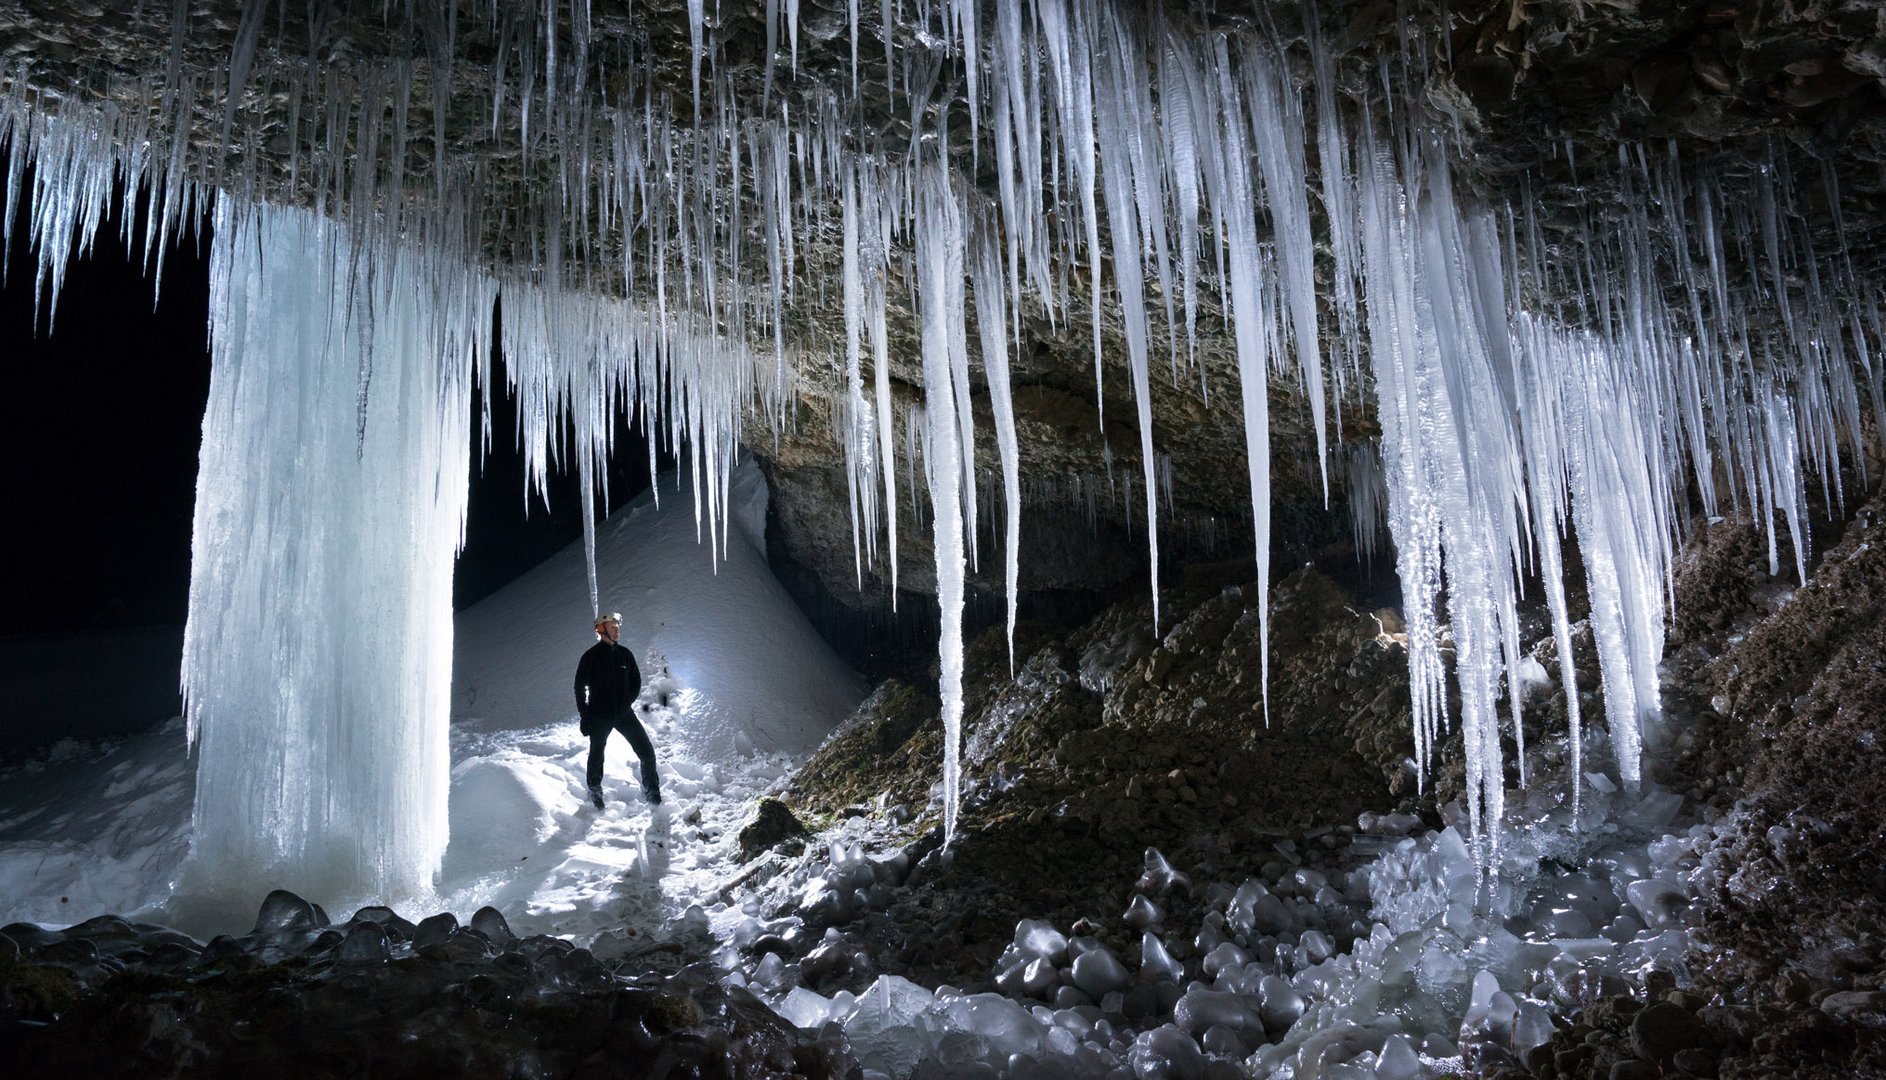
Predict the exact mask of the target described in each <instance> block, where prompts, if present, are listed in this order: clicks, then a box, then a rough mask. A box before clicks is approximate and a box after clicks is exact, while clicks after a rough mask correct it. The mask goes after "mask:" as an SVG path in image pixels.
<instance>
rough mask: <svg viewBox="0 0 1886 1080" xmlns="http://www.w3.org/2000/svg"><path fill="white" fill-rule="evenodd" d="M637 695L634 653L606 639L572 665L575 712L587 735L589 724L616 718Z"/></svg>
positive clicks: (639, 681) (639, 682) (638, 677)
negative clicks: (574, 681)
mask: <svg viewBox="0 0 1886 1080" xmlns="http://www.w3.org/2000/svg"><path fill="white" fill-rule="evenodd" d="M641 692H642V671H641V669H640V668H638V667H636V666H635V654H633V653H631V652H629V650H627V649H625V648H623V647H622V646H620V645H618V644H616V643H615V642H613V641H609V640H607V639H604V640H600V641H598V642H596V644H594V645H592V646H590V649H589V651H588V652H586V653H584V654H583V659H582V660H581V661H579V662H578V663H577V665H576V712H577V715H578V716H581V717H582V718H583V733H584V734H588V733H589V730H590V724H591V723H592V722H601V723H604V724H608V723H612V722H614V721H616V720H618V719H620V718H621V717H622V716H624V715H625V714H627V713H628V711H629V709H630V707H631V706H633V705H634V704H635V698H636V696H637V695H638V694H640V693H641Z"/></svg>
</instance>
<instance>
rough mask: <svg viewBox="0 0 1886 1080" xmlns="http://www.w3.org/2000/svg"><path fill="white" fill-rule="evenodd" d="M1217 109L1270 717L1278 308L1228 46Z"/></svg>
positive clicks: (1220, 56) (1216, 157)
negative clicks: (1273, 348)
mask: <svg viewBox="0 0 1886 1080" xmlns="http://www.w3.org/2000/svg"><path fill="white" fill-rule="evenodd" d="M1216 60H1217V64H1216V69H1215V71H1216V76H1217V91H1218V98H1217V108H1215V109H1209V110H1206V111H1205V113H1204V115H1207V116H1218V117H1220V118H1221V121H1220V122H1221V124H1222V127H1220V128H1218V129H1217V130H1216V131H1214V132H1212V133H1211V137H1212V142H1213V144H1214V145H1215V146H1217V147H1218V151H1217V153H1214V154H1212V155H1211V156H1210V158H1209V159H1208V162H1209V164H1210V166H1211V171H1210V172H1209V173H1207V176H1206V179H1207V181H1208V184H1207V186H1208V188H1209V189H1210V191H1211V196H1212V203H1213V207H1214V212H1213V213H1214V217H1215V218H1216V220H1217V221H1218V223H1219V226H1220V228H1219V229H1218V230H1217V231H1218V232H1219V234H1220V235H1222V236H1223V237H1224V238H1225V243H1226V245H1227V246H1228V247H1229V248H1230V255H1229V262H1230V273H1229V274H1227V275H1226V278H1227V279H1228V281H1229V282H1230V286H1229V292H1230V300H1231V302H1230V305H1229V308H1230V311H1231V317H1232V332H1233V336H1234V339H1235V341H1236V345H1237V350H1238V384H1239V386H1240V388H1241V390H1242V395H1243V398H1242V400H1243V416H1244V451H1245V458H1246V464H1247V472H1248V476H1249V480H1250V488H1251V531H1252V533H1253V534H1254V539H1255V546H1256V557H1257V610H1258V663H1259V664H1260V665H1261V671H1262V673H1263V687H1264V691H1263V692H1264V716H1265V722H1266V723H1268V722H1269V717H1270V603H1269V597H1270V395H1269V385H1270V382H1269V372H1270V341H1269V331H1268V325H1267V324H1268V322H1269V317H1270V310H1271V303H1270V300H1269V299H1268V298H1267V296H1266V284H1265V267H1264V250H1263V249H1262V248H1260V247H1258V244H1257V221H1256V206H1255V203H1254V199H1255V194H1254V192H1253V191H1252V183H1251V181H1252V177H1251V175H1250V174H1249V173H1248V172H1247V171H1246V170H1244V169H1241V168H1239V167H1238V166H1237V163H1239V162H1242V161H1246V160H1248V155H1247V151H1246V149H1245V146H1246V144H1245V141H1244V123H1243V114H1244V110H1243V108H1242V107H1241V105H1240V102H1241V96H1240V94H1239V92H1238V88H1237V84H1236V83H1235V82H1234V81H1233V80H1232V77H1231V70H1230V57H1229V54H1228V53H1227V52H1226V50H1225V49H1224V48H1223V47H1222V46H1221V47H1220V48H1219V49H1218V51H1217V56H1216Z"/></svg>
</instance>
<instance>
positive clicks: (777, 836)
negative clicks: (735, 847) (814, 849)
mask: <svg viewBox="0 0 1886 1080" xmlns="http://www.w3.org/2000/svg"><path fill="white" fill-rule="evenodd" d="M806 835H807V833H806V827H805V825H803V824H802V823H800V821H799V818H798V816H797V815H795V814H794V813H793V812H792V808H791V807H789V806H787V805H786V804H785V803H783V802H780V801H779V800H778V799H761V800H760V803H759V805H758V806H757V807H755V808H754V816H753V820H752V821H749V822H747V823H746V825H744V826H742V827H741V829H740V836H739V838H738V839H739V843H740V861H741V862H751V861H752V860H754V859H757V858H759V857H760V856H761V855H764V854H765V853H766V852H768V851H771V850H772V849H773V848H776V847H778V846H780V845H781V844H784V843H787V842H789V841H799V842H800V843H801V844H803V843H804V839H805V837H806Z"/></svg>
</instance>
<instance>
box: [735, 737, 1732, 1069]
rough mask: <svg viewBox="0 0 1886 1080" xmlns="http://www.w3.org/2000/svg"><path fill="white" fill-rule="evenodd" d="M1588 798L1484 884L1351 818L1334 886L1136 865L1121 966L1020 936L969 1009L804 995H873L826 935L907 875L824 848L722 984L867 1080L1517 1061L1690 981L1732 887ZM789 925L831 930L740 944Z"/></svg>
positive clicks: (1688, 845)
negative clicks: (1693, 907)
mask: <svg viewBox="0 0 1886 1080" xmlns="http://www.w3.org/2000/svg"><path fill="white" fill-rule="evenodd" d="M1589 782H1590V789H1588V797H1587V800H1586V801H1587V805H1586V807H1585V809H1584V812H1583V814H1582V815H1581V820H1582V822H1584V823H1585V825H1584V828H1582V829H1574V828H1572V827H1571V823H1570V821H1569V818H1570V810H1569V808H1564V807H1560V806H1558V805H1555V803H1556V802H1558V801H1559V799H1558V796H1555V795H1550V794H1547V793H1546V792H1544V791H1543V790H1542V788H1541V787H1535V788H1534V794H1533V796H1532V797H1531V799H1530V801H1529V802H1527V803H1526V804H1524V805H1522V806H1520V807H1519V808H1517V809H1516V810H1514V811H1513V812H1512V816H1511V817H1510V818H1509V821H1508V829H1507V831H1506V834H1505V837H1504V844H1503V848H1502V851H1501V853H1500V862H1499V872H1498V873H1497V874H1496V875H1493V876H1492V877H1490V878H1483V877H1480V876H1479V875H1477V874H1476V870H1475V860H1474V857H1473V853H1472V851H1471V850H1470V849H1469V847H1468V844H1467V843H1466V842H1465V841H1464V840H1463V838H1462V835H1461V833H1460V832H1458V831H1456V829H1455V828H1454V827H1452V826H1451V825H1450V826H1449V827H1447V828H1445V829H1443V830H1442V831H1439V832H1433V831H1429V832H1426V833H1425V834H1422V835H1410V834H1411V833H1412V832H1413V831H1414V830H1415V829H1417V828H1418V826H1419V822H1418V820H1417V819H1415V818H1414V817H1412V816H1411V815H1406V814H1393V815H1383V816H1377V815H1374V814H1364V815H1363V816H1362V818H1361V820H1360V822H1359V823H1358V828H1357V829H1356V830H1355V832H1354V834H1353V837H1352V839H1351V841H1350V844H1349V848H1348V852H1347V854H1346V856H1344V854H1343V853H1342V852H1340V851H1339V852H1335V853H1334V854H1335V855H1336V856H1338V857H1342V858H1344V859H1345V860H1346V863H1347V865H1349V866H1350V867H1352V869H1350V870H1349V871H1348V872H1346V873H1344V872H1342V871H1341V870H1337V871H1335V872H1333V873H1332V872H1325V871H1324V870H1319V869H1316V868H1313V867H1312V866H1311V865H1310V861H1311V860H1306V859H1305V858H1304V856H1303V854H1300V853H1299V852H1298V851H1297V850H1296V848H1295V846H1294V845H1292V844H1291V843H1289V842H1287V841H1286V842H1285V843H1283V844H1280V845H1279V847H1278V855H1279V858H1278V860H1277V861H1274V862H1270V863H1267V864H1265V865H1264V867H1263V868H1262V870H1261V872H1260V874H1259V875H1257V876H1254V877H1251V878H1247V879H1246V880H1245V881H1244V882H1243V883H1241V884H1238V885H1236V886H1233V885H1231V884H1229V883H1221V882H1213V883H1205V884H1202V885H1196V886H1195V885H1194V884H1193V883H1192V882H1191V881H1189V880H1188V878H1187V876H1186V875H1185V874H1183V873H1179V872H1178V871H1176V870H1174V869H1173V868H1172V867H1171V866H1170V865H1169V864H1168V863H1167V861H1166V860H1165V859H1164V858H1163V857H1162V856H1161V855H1160V853H1159V852H1158V851H1156V850H1153V849H1148V851H1147V852H1146V873H1145V875H1144V876H1143V877H1142V878H1141V879H1140V880H1139V882H1138V883H1137V887H1136V892H1135V893H1134V895H1133V897H1132V900H1131V902H1130V905H1129V906H1128V908H1127V910H1126V911H1125V913H1124V914H1123V915H1122V916H1121V920H1122V922H1123V923H1124V924H1125V925H1126V927H1128V928H1129V932H1130V933H1137V934H1138V935H1139V941H1140V947H1139V949H1138V955H1137V956H1128V957H1122V956H1119V955H1116V954H1115V953H1114V952H1113V951H1112V950H1110V949H1109V948H1107V947H1106V946H1105V945H1103V944H1102V943H1101V942H1100V941H1099V940H1098V939H1097V938H1096V937H1094V936H1090V935H1086V934H1078V933H1077V934H1072V935H1070V934H1069V933H1065V932H1063V931H1062V930H1061V929H1059V928H1056V927H1054V926H1052V925H1049V924H1048V923H1046V922H1042V921H1037V920H1031V919H1024V920H1023V921H1021V922H1020V923H1019V924H1018V925H1017V926H1016V929H1015V936H1014V941H1013V943H1012V944H1011V945H1010V946H1009V947H1008V948H1007V950H1006V951H1005V952H1004V953H1003V954H1002V956H1001V958H1000V960H999V961H998V964H997V970H996V971H995V972H994V973H993V980H992V981H993V983H994V985H995V987H996V988H997V989H996V992H986V993H967V992H964V991H962V990H959V989H957V988H955V987H951V986H940V987H938V988H937V989H936V990H935V991H931V990H927V989H925V988H923V987H921V986H919V985H917V984H915V983H913V982H911V981H909V980H907V979H905V978H902V977H899V976H897V975H892V974H882V975H879V976H878V977H877V978H876V979H875V981H873V982H871V983H870V984H869V985H868V987H867V988H866V989H865V990H864V991H863V992H862V993H860V994H857V995H854V994H852V993H850V992H848V991H845V990H839V991H837V992H835V993H833V994H832V995H831V996H829V997H827V996H824V995H822V994H820V993H817V992H815V991H814V990H813V989H810V988H808V986H807V985H805V984H807V983H817V982H819V981H820V979H821V977H822V976H823V975H825V974H826V973H828V972H829V971H831V970H832V969H833V968H834V967H837V968H840V969H843V968H844V967H845V965H851V966H850V970H851V971H854V972H857V971H863V972H864V973H865V974H866V975H867V976H868V974H869V971H870V969H869V967H867V966H865V965H867V964H868V959H867V956H866V953H867V951H868V950H867V949H866V947H865V946H864V943H863V942H862V941H860V940H858V939H857V938H856V936H855V935H849V934H847V932H846V931H845V930H844V929H843V927H842V924H843V923H845V922H848V921H850V919H851V918H852V917H853V916H855V915H856V914H857V913H859V912H861V911H863V910H864V909H866V908H870V907H881V906H882V905H883V904H884V902H885V898H886V893H887V889H886V885H885V882H886V881H887V880H895V879H896V878H898V877H900V876H901V874H902V867H901V865H898V863H899V862H900V861H901V859H902V858H903V856H901V855H898V856H893V857H892V859H891V860H884V861H874V860H872V859H870V858H868V857H867V856H866V855H865V854H864V852H863V849H862V846H861V845H860V844H858V843H857V842H855V841H852V840H849V839H847V838H845V837H843V836H842V835H841V837H840V839H838V840H836V841H834V842H832V843H831V845H830V854H829V858H828V859H812V860H808V861H807V865H804V866H802V867H801V869H800V870H798V871H797V872H796V873H795V874H794V875H793V876H792V879H791V880H790V881H789V882H787V886H788V887H789V888H793V889H795V890H797V899H796V910H795V908H794V907H793V906H791V905H789V906H788V908H787V909H786V910H784V911H782V912H781V914H780V916H779V917H776V918H774V919H773V920H770V921H765V920H762V919H760V918H758V917H757V916H758V915H759V914H760V911H759V907H760V905H759V904H758V903H757V902H754V903H749V905H748V916H747V918H746V920H745V922H744V923H743V924H741V925H739V926H737V927H735V929H734V943H735V945H737V946H744V947H745V948H741V949H735V948H733V947H729V948H728V949H727V950H725V951H723V953H722V957H723V962H724V963H725V964H726V965H727V966H728V967H729V968H730V969H731V970H730V971H729V974H728V975H727V979H726V981H727V982H728V983H729V984H732V985H744V986H746V987H748V988H749V989H751V990H752V991H753V992H755V993H756V994H758V995H759V996H760V997H761V998H762V999H764V1000H766V1001H767V1002H769V1003H770V1004H772V1005H773V1007H774V1008H775V1009H776V1010H778V1011H779V1012H780V1013H781V1014H782V1015H783V1016H785V1017H786V1018H787V1019H789V1020H791V1021H792V1022H793V1023H795V1024H797V1025H798V1026H799V1027H801V1028H802V1029H808V1030H811V1031H821V1030H822V1031H823V1033H824V1035H825V1036H826V1037H835V1036H836V1035H837V1033H838V1032H837V1030H836V1029H842V1032H843V1034H844V1036H845V1037H846V1038H847V1039H848V1040H849V1042H850V1045H851V1047H852V1049H853V1051H854V1052H855V1053H856V1054H857V1056H858V1058H859V1060H860V1061H861V1062H862V1063H863V1064H864V1065H865V1066H866V1068H867V1070H868V1071H867V1072H866V1074H865V1075H866V1077H867V1080H878V1078H881V1077H906V1076H916V1077H922V1078H931V1080H935V1078H942V1077H951V1078H955V1077H998V1076H1000V1077H1015V1078H1036V1077H1041V1078H1055V1077H1100V1076H1113V1077H1129V1076H1130V1077H1138V1078H1142V1080H1150V1078H1172V1080H1197V1078H1213V1077H1234V1076H1244V1075H1250V1074H1255V1075H1259V1076H1276V1077H1294V1078H1297V1080H1310V1078H1313V1077H1315V1078H1351V1077H1385V1078H1386V1077H1394V1078H1414V1077H1425V1076H1433V1075H1441V1074H1448V1073H1456V1072H1460V1071H1463V1070H1466V1069H1471V1068H1484V1067H1489V1066H1496V1065H1499V1064H1502V1063H1515V1064H1523V1063H1524V1062H1525V1061H1526V1059H1527V1055H1528V1054H1529V1052H1531V1051H1533V1049H1534V1048H1535V1047H1539V1046H1541V1045H1542V1044H1544V1043H1546V1041H1547V1040H1548V1039H1549V1038H1550V1036H1551V1035H1552V1033H1553V1030H1554V1025H1555V1022H1562V1020H1561V1019H1560V1018H1564V1017H1566V1016H1568V1015H1569V1014H1570V1013H1572V1012H1574V1011H1575V1010H1576V1009H1577V1008H1579V1007H1580V1006H1581V1005H1583V1004H1585V1003H1588V1002H1590V1001H1592V1000H1594V999H1596V998H1597V997H1598V996H1600V995H1608V994H1616V993H1619V992H1623V991H1625V990H1626V989H1628V988H1630V987H1638V988H1641V986H1642V978H1643V975H1644V974H1645V973H1646V972H1648V971H1651V970H1655V969H1660V970H1664V971H1668V972H1670V973H1672V974H1673V975H1675V976H1676V977H1677V978H1678V979H1679V980H1685V979H1686V978H1687V974H1686V972H1685V971H1684V968H1683V964H1684V957H1685V955H1686V954H1687V953H1688V951H1689V948H1690V944H1691V937H1690V932H1689V930H1688V929H1687V928H1686V926H1685V925H1684V913H1685V911H1686V909H1687V908H1688V906H1689V904H1690V901H1691V900H1692V899H1693V898H1694V897H1695V896H1697V895H1698V894H1699V892H1700V891H1701V890H1702V889H1703V888H1706V887H1708V886H1709V885H1710V884H1711V883H1712V882H1719V881H1721V880H1722V875H1723V874H1724V873H1725V872H1726V868H1725V867H1724V866H1723V865H1721V862H1720V857H1717V856H1710V855H1708V854H1706V853H1707V852H1708V850H1709V848H1710V846H1711V844H1710V841H1711V839H1712V837H1713V836H1714V832H1715V830H1714V829H1713V827H1712V826H1710V825H1708V824H1696V825H1694V826H1692V827H1690V828H1688V829H1687V830H1686V831H1682V832H1674V833H1671V832H1666V830H1667V829H1669V828H1671V827H1672V823H1673V822H1674V821H1675V820H1676V815H1677V814H1678V812H1679V810H1680V809H1681V808H1682V806H1681V803H1682V800H1681V799H1680V798H1679V797H1678V796H1676V795H1674V794H1669V793H1666V792H1660V791H1658V792H1652V793H1650V794H1647V795H1645V796H1644V797H1642V798H1637V797H1633V796H1629V795H1626V794H1624V793H1622V792H1619V791H1617V790H1615V789H1614V788H1613V787H1612V785H1610V784H1609V783H1608V782H1607V781H1606V780H1605V778H1604V777H1603V776H1601V775H1599V774H1592V776H1591V777H1590V781H1589ZM1591 789H1595V790H1591ZM1558 795H1563V792H1560V793H1558ZM1594 822H1608V823H1607V824H1592V823H1594ZM1344 832H1345V833H1346V832H1347V830H1344ZM1304 854H1307V853H1304ZM1181 904H1196V909H1195V910H1202V911H1203V916H1202V924H1201V929H1200V930H1199V931H1198V933H1197V934H1196V935H1195V936H1193V937H1190V938H1186V937H1184V936H1183V935H1181V934H1176V933H1174V934H1168V933H1167V931H1166V930H1165V928H1164V926H1163V925H1162V921H1163V920H1164V918H1165V916H1166V912H1167V911H1168V909H1171V908H1173V907H1174V906H1175V905H1181ZM1174 922H1175V923H1176V922H1177V920H1176V919H1175V920H1174ZM793 924H797V925H799V927H800V929H801V933H803V932H804V929H805V928H807V927H811V928H816V927H817V926H818V925H821V924H824V925H826V926H827V927H828V928H827V929H826V930H825V933H824V939H823V941H822V942H820V943H819V944H818V946H817V947H816V948H814V949H812V950H811V951H809V952H808V953H807V954H806V956H805V957H804V959H803V960H801V961H798V962H787V961H785V960H783V959H782V957H781V955H780V951H779V950H773V949H768V948H766V947H764V946H761V947H759V948H753V947H752V946H753V945H754V943H755V942H756V941H757V940H758V939H760V938H761V937H763V936H765V935H768V934H775V933H779V932H780V931H781V930H782V929H784V928H786V927H787V926H789V925H793Z"/></svg>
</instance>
